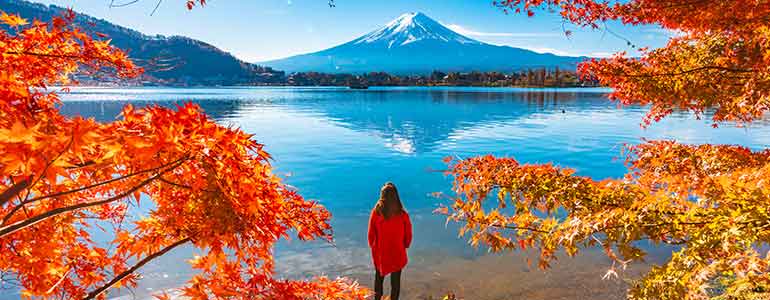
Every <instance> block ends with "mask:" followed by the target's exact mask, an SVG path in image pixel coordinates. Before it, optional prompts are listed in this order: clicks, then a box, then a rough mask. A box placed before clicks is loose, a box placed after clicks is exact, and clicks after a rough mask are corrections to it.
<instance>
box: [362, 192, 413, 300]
mask: <svg viewBox="0 0 770 300" xmlns="http://www.w3.org/2000/svg"><path fill="white" fill-rule="evenodd" d="M411 243H412V222H411V221H410V220H409V215H408V214H407V213H406V210H404V206H403V205H401V199H399V197H398V190H396V186H395V185H394V184H393V183H391V182H388V183H386V184H385V185H384V186H382V189H380V199H379V200H378V201H377V204H376V205H375V206H374V209H373V210H372V215H371V217H370V218H369V247H370V248H372V260H373V261H374V268H375V277H374V300H380V299H382V292H383V288H382V282H383V281H384V280H385V276H386V275H388V274H390V298H391V299H392V300H398V294H399V292H400V291H401V270H402V269H403V268H404V267H405V266H406V262H407V257H406V248H409V244H411Z"/></svg>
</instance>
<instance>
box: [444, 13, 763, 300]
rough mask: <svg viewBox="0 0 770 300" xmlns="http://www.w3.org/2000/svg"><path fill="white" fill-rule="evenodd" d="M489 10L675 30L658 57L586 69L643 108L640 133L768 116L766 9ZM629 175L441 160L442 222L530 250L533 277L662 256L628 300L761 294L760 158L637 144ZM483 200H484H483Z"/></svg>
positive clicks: (500, 161) (474, 236)
mask: <svg viewBox="0 0 770 300" xmlns="http://www.w3.org/2000/svg"><path fill="white" fill-rule="evenodd" d="M495 4H496V5H498V6H500V7H502V8H504V9H506V10H508V11H514V12H526V13H527V14H529V15H534V14H535V13H536V12H537V10H538V9H542V8H545V9H552V10H556V11H559V12H561V15H562V17H563V18H564V19H565V21H568V22H572V23H575V24H578V25H581V26H588V27H594V28H601V27H602V26H603V23H604V22H606V21H610V20H617V21H621V22H623V23H625V24H632V25H636V24H658V25H660V26H662V27H663V28H665V29H668V30H672V31H675V32H677V34H676V35H674V37H672V38H671V39H670V41H669V42H668V44H667V45H666V46H665V47H662V48H660V49H640V51H641V52H640V53H641V56H640V57H629V56H628V55H627V54H626V53H618V54H616V55H615V56H613V57H610V58H607V59H599V60H591V61H588V62H586V63H583V64H582V65H581V66H580V67H579V69H580V71H581V73H582V74H583V75H584V76H590V77H592V78H595V79H598V80H599V81H600V82H601V83H602V84H603V85H606V86H610V87H612V88H613V92H612V93H611V94H610V98H611V99H613V100H615V101H617V102H619V103H621V104H624V105H628V104H641V105H649V107H650V110H649V113H648V114H647V116H646V118H645V119H644V120H643V124H642V126H649V125H650V124H651V123H652V122H654V121H658V120H660V119H661V118H663V117H665V116H667V115H669V114H671V113H672V112H674V111H689V112H693V113H694V115H695V117H698V118H700V117H703V116H708V117H711V119H712V120H713V124H714V126H716V125H718V124H720V123H724V122H732V123H731V124H733V125H737V126H744V125H746V124H747V123H749V122H752V121H756V120H758V119H761V118H762V117H763V116H765V113H766V112H767V110H768V109H770V2H768V1H754V0H735V1H709V0H707V1H692V0H667V1H662V0H631V1H589V0H510V1H497V2H496V3H495ZM626 155H627V158H628V160H627V165H628V167H629V172H628V174H627V175H626V176H625V177H624V178H621V179H607V180H602V181H597V180H594V179H592V178H589V177H582V176H576V175H574V174H573V173H574V171H572V170H571V169H568V168H563V167H557V166H553V165H530V164H522V163H519V162H518V161H517V160H515V159H514V158H499V157H492V156H482V157H474V158H468V159H461V160H456V159H449V160H448V163H449V164H450V170H449V171H448V174H450V175H451V176H453V177H454V186H453V187H454V191H455V192H456V193H455V196H454V197H453V199H454V201H453V203H452V204H451V206H449V207H444V208H441V209H439V212H441V213H445V214H448V215H449V219H450V220H456V221H462V222H464V224H465V225H464V226H463V228H462V229H461V233H463V234H466V235H469V236H470V238H471V241H472V242H473V243H474V244H478V243H483V244H485V245H487V246H489V247H490V249H491V250H493V251H509V250H518V249H529V248H534V249H538V250H539V252H540V261H539V265H540V266H541V267H543V268H546V267H548V266H549V263H550V262H552V261H553V260H554V259H555V258H556V254H557V253H558V252H559V251H564V252H566V253H567V254H569V255H575V254H576V253H577V252H578V251H580V250H581V249H586V248H592V247H599V248H601V249H603V250H604V252H605V253H606V254H607V256H608V257H609V258H611V259H612V261H613V264H612V266H611V267H610V269H609V270H608V272H607V274H605V277H617V276H619V273H620V271H621V270H622V269H624V268H625V267H626V266H627V265H628V264H629V263H632V262H636V261H642V260H644V258H645V255H646V253H645V251H644V249H645V245H649V244H654V245H671V247H672V248H671V249H672V256H671V257H670V259H668V261H667V262H666V263H664V264H662V265H659V266H653V267H652V269H651V270H650V271H649V272H648V273H646V274H645V275H644V276H642V277H641V278H639V279H638V280H634V281H633V282H632V283H631V284H630V289H629V291H628V298H630V299H710V298H718V299H767V298H768V297H770V255H769V254H768V253H766V251H767V247H768V246H770V150H767V149H765V150H760V151H752V150H750V149H747V148H745V147H740V146H733V145H683V144H679V143H677V142H675V141H665V140H664V141H642V143H641V144H639V145H632V146H628V147H627V149H626ZM489 202H492V203H489Z"/></svg>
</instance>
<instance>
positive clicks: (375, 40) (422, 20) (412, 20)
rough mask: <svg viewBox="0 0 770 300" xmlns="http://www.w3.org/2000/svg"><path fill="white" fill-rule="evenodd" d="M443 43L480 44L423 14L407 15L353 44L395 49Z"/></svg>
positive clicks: (354, 41)
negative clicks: (419, 44) (425, 42)
mask: <svg viewBox="0 0 770 300" xmlns="http://www.w3.org/2000/svg"><path fill="white" fill-rule="evenodd" d="M429 40H433V41H441V42H447V43H460V44H480V42H478V41H476V40H473V39H470V38H467V37H465V36H462V35H460V34H459V33H456V32H454V31H452V30H451V29H449V28H447V27H445V26H444V25H441V23H439V22H436V21H435V20H433V19H431V18H430V17H428V16H426V15H425V14H423V13H421V12H412V13H405V14H403V15H401V16H399V17H398V18H396V19H394V20H393V21H390V22H389V23H388V24H385V26H383V27H381V28H379V29H377V30H375V31H372V32H370V33H368V34H366V35H364V36H362V37H360V38H358V39H356V40H353V41H352V42H351V44H379V45H384V46H387V48H389V49H390V48H393V47H398V46H403V45H407V44H410V43H414V42H417V41H429Z"/></svg>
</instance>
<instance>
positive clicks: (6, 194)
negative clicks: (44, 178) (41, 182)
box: [0, 178, 32, 207]
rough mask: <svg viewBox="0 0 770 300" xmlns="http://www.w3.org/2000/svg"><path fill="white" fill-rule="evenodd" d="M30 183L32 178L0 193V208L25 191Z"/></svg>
mask: <svg viewBox="0 0 770 300" xmlns="http://www.w3.org/2000/svg"><path fill="white" fill-rule="evenodd" d="M30 183H32V178H27V179H24V180H22V181H19V182H17V183H15V184H13V185H11V186H10V187H9V188H8V189H6V190H5V191H3V192H2V193H0V207H2V206H3V205H5V203H7V202H8V201H11V199H12V198H13V197H14V196H16V195H18V194H19V193H21V191H23V190H24V189H26V188H27V187H28V186H29V185H30Z"/></svg>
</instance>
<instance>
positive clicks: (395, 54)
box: [260, 12, 585, 74]
mask: <svg viewBox="0 0 770 300" xmlns="http://www.w3.org/2000/svg"><path fill="white" fill-rule="evenodd" d="M584 59H585V57H566V56H557V55H554V54H550V53H544V54H543V53H536V52H533V51H530V50H525V49H521V48H514V47H508V46H496V45H490V44H486V43H483V42H480V41H477V40H474V39H471V38H468V37H465V36H463V35H461V34H459V33H457V32H455V31H452V30H451V29H449V28H447V27H446V26H444V25H441V23H439V22H438V21H436V20H433V19H431V18H430V17H428V16H427V15H425V14H423V13H420V12H413V13H406V14H403V15H401V16H399V17H398V18H396V19H394V20H393V21H391V22H389V23H387V24H385V25H384V26H382V27H380V28H378V29H377V30H374V31H372V32H369V33H367V34H365V35H363V36H361V37H359V38H356V39H354V40H352V41H350V42H347V43H344V44H342V45H339V46H336V47H332V48H329V49H326V50H322V51H319V52H315V53H308V54H302V55H296V56H292V57H288V58H284V59H278V60H273V61H267V62H261V63H260V64H264V65H267V66H270V67H273V68H277V69H280V70H285V71H288V72H307V71H315V72H327V73H361V72H377V71H382V72H388V73H395V74H426V73H430V72H432V71H434V70H439V71H444V72H451V71H460V72H465V71H501V72H509V71H516V70H521V69H526V68H538V67H546V68H552V67H559V68H563V69H570V68H575V66H576V64H577V62H579V61H582V60H584Z"/></svg>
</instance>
